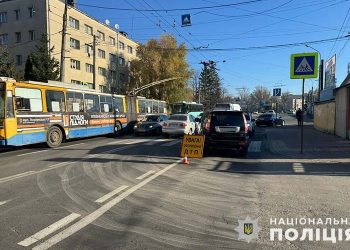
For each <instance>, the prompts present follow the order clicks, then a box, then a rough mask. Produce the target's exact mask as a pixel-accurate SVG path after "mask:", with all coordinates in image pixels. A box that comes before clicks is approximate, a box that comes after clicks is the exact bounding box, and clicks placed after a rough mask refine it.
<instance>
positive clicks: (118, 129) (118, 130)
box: [114, 122, 122, 137]
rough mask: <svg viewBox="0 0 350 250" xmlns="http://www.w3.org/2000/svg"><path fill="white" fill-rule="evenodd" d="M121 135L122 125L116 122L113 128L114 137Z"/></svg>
mask: <svg viewBox="0 0 350 250" xmlns="http://www.w3.org/2000/svg"><path fill="white" fill-rule="evenodd" d="M121 134H122V125H121V124H120V123H119V122H117V123H116V124H115V126H114V136H115V137H118V136H120V135H121Z"/></svg>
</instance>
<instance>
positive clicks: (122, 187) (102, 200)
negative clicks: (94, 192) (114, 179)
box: [95, 185, 129, 203]
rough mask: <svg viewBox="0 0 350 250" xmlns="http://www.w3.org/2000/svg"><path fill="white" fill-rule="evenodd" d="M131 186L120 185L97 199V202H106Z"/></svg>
mask: <svg viewBox="0 0 350 250" xmlns="http://www.w3.org/2000/svg"><path fill="white" fill-rule="evenodd" d="M128 187H129V186H125V185H124V186H121V187H118V188H117V189H115V190H113V191H112V192H110V193H108V194H106V195H104V196H102V197H101V198H99V199H97V200H95V202H97V203H103V202H105V201H106V200H108V199H109V198H111V197H113V196H114V195H116V194H117V193H120V192H121V191H123V190H124V189H126V188H128Z"/></svg>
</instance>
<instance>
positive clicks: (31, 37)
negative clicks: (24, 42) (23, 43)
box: [29, 30, 35, 41]
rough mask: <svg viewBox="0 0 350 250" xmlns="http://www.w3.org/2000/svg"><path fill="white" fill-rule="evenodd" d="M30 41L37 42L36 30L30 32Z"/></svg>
mask: <svg viewBox="0 0 350 250" xmlns="http://www.w3.org/2000/svg"><path fill="white" fill-rule="evenodd" d="M29 40H30V41H34V40H35V31H34V30H30V31H29Z"/></svg>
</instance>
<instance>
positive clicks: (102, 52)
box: [98, 49, 106, 59]
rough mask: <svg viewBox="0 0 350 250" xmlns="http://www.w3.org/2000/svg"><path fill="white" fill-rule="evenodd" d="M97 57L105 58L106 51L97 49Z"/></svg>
mask: <svg viewBox="0 0 350 250" xmlns="http://www.w3.org/2000/svg"><path fill="white" fill-rule="evenodd" d="M98 57H99V58H103V59H104V58H106V52H105V51H104V50H102V49H99V50H98Z"/></svg>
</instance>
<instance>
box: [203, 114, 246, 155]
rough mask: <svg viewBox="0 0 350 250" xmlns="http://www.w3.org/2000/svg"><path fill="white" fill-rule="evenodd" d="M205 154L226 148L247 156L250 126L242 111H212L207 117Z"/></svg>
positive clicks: (204, 131) (204, 129)
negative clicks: (214, 149) (212, 150)
mask: <svg viewBox="0 0 350 250" xmlns="http://www.w3.org/2000/svg"><path fill="white" fill-rule="evenodd" d="M203 133H204V135H205V144H204V154H207V153H208V152H210V151H211V149H213V148H216V149H218V148H219V149H220V148H226V149H233V150H236V151H238V153H239V155H242V156H245V155H246V154H247V152H248V146H249V142H250V141H249V127H248V123H247V121H246V119H245V116H244V113H243V112H242V111H212V112H211V113H210V114H209V117H208V118H207V119H206V122H205V125H204V128H203Z"/></svg>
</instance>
